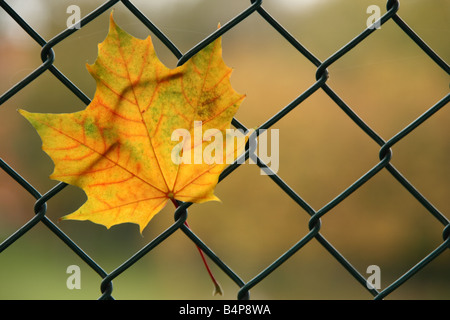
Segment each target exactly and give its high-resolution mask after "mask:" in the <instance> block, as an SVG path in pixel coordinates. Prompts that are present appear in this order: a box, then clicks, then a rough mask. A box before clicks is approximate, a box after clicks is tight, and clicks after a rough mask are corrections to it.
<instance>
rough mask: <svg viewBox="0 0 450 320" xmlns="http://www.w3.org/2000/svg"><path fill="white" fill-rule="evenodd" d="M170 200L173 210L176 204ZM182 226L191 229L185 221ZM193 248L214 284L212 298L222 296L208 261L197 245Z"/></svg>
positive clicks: (173, 200)
mask: <svg viewBox="0 0 450 320" xmlns="http://www.w3.org/2000/svg"><path fill="white" fill-rule="evenodd" d="M170 200H172V203H173V205H174V206H175V208H178V202H177V201H176V200H175V199H173V198H170ZM184 225H185V226H186V227H188V228H189V229H191V228H190V227H189V224H188V223H187V221H185V222H184ZM195 246H196V247H197V250H198V252H199V253H200V256H201V258H202V261H203V264H204V265H205V267H206V271H208V274H209V277H210V278H211V281H212V282H213V284H214V291H213V295H214V296H215V295H216V294H219V295H222V294H223V291H222V287H221V286H220V284H219V283H218V282H217V280H216V278H215V277H214V275H213V273H212V271H211V269H210V268H209V265H208V261H206V257H205V254H204V253H203V251H202V249H200V248H199V246H197V245H195Z"/></svg>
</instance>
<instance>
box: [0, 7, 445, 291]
mask: <svg viewBox="0 0 450 320" xmlns="http://www.w3.org/2000/svg"><path fill="white" fill-rule="evenodd" d="M309 2H310V1H300V0H299V1H291V2H289V1H280V2H278V1H267V7H265V5H266V2H265V3H264V4H263V3H262V1H261V0H252V1H249V2H248V3H247V4H245V5H244V4H243V2H239V4H237V3H234V2H233V3H232V4H230V3H228V2H227V1H219V0H217V1H200V0H198V1H187V2H182V1H159V2H158V1H153V2H151V3H149V2H147V3H145V2H144V1H133V2H132V1H128V0H122V1H119V0H115V1H103V2H102V1H97V2H95V4H96V5H97V6H98V7H97V8H91V7H89V5H91V4H92V2H90V4H88V2H87V1H86V2H80V3H79V6H78V5H77V6H76V7H78V9H80V7H81V12H82V15H81V20H80V21H79V28H73V27H71V26H70V25H67V24H68V17H69V15H70V12H71V11H69V10H68V8H69V6H71V5H73V4H72V3H69V2H63V1H61V2H60V3H58V4H55V2H52V3H50V1H44V0H41V1H35V2H34V3H33V5H31V4H29V2H27V4H24V1H13V0H11V1H4V0H0V7H1V9H0V11H1V12H0V14H1V16H0V17H1V19H2V21H1V26H2V28H3V31H2V32H3V33H1V34H0V35H1V37H2V38H0V39H1V40H0V41H1V43H0V52H1V54H2V57H1V61H0V64H1V66H2V79H1V82H0V83H1V88H2V89H3V91H4V92H3V93H2V95H1V96H0V113H1V119H2V126H1V128H0V135H1V140H2V145H1V148H0V152H1V158H0V167H1V169H2V170H1V172H0V177H1V181H0V210H1V211H0V221H1V226H0V233H1V238H0V240H1V243H0V271H1V272H0V273H1V282H2V287H1V289H0V297H2V298H23V297H40V298H42V297H53V298H55V297H56V298H60V297H65V298H66V297H67V298H79V297H94V296H96V295H97V296H98V290H99V289H100V299H112V298H113V297H114V298H128V297H133V298H136V297H137V298H142V297H144V298H156V299H161V298H168V299H170V298H199V297H205V296H206V295H205V294H204V292H205V291H206V292H207V293H208V294H209V292H210V291H209V287H208V285H210V284H209V283H208V279H207V276H205V275H206V271H205V270H204V268H203V267H202V265H201V261H200V259H199V257H198V254H197V249H196V248H195V246H197V247H199V248H200V249H201V250H202V252H203V253H204V254H205V255H206V256H207V257H208V260H209V263H210V266H211V269H212V271H213V272H214V273H215V274H216V276H217V279H218V280H219V282H221V283H222V285H223V287H224V289H225V296H224V297H226V298H237V299H249V298H254V297H255V298H257V299H265V298H268V299H283V298H288V299H302V298H307V299H308V298H319V299H320V298H374V299H384V298H393V299H395V298H437V299H448V298H449V294H450V291H449V289H448V288H449V284H450V279H449V277H448V266H449V262H450V260H449V252H448V250H447V249H448V248H449V246H450V227H449V220H448V217H447V216H446V211H448V210H449V209H450V207H449V201H448V194H449V192H450V185H449V183H448V181H449V179H448V178H449V173H450V172H449V171H448V161H449V160H450V149H449V148H448V141H449V138H450V134H449V131H448V120H449V119H450V117H449V113H448V110H447V109H446V108H444V107H446V106H447V103H448V101H449V99H450V96H449V94H448V74H449V73H450V68H449V66H448V64H447V63H446V62H445V60H444V59H443V58H441V57H440V55H439V54H438V53H437V52H439V53H440V54H443V55H445V54H446V53H448V45H442V44H441V43H440V42H445V41H446V37H445V36H442V34H441V31H442V30H440V29H439V27H441V24H440V23H441V22H440V21H441V20H442V21H445V22H447V21H448V16H446V11H445V6H446V5H445V4H444V3H443V2H433V3H428V2H426V1H423V2H417V3H414V4H412V3H408V2H405V3H402V7H400V1H393V0H389V1H372V2H371V1H366V2H364V4H362V3H358V4H354V3H350V2H349V1H330V2H327V3H325V2H318V3H317V4H314V5H311V4H309ZM33 8H34V9H33ZM236 8H239V9H236ZM266 8H267V9H266ZM361 8H362V9H363V11H362V10H361ZM112 9H114V10H116V11H115V12H116V16H117V17H118V19H122V20H123V21H127V23H124V25H123V27H124V28H125V29H128V30H134V31H136V32H138V33H140V34H142V35H147V34H149V33H150V34H151V35H152V37H153V39H154V42H155V44H156V48H157V51H158V54H160V55H161V59H162V60H163V61H168V62H169V63H172V62H174V61H176V64H177V65H182V64H183V63H185V62H186V61H187V60H189V59H190V58H191V57H192V56H193V55H195V54H196V53H197V52H199V51H200V50H201V49H202V48H204V47H205V46H207V45H208V44H209V43H211V42H212V41H214V40H215V39H217V38H218V37H220V36H223V39H224V58H225V60H226V61H227V64H230V65H231V66H232V67H233V68H234V69H235V70H234V73H233V77H232V82H233V83H234V86H235V87H236V88H237V91H240V92H241V91H247V92H245V93H247V100H246V101H245V102H244V104H243V106H242V107H241V109H240V110H239V112H238V113H237V115H236V117H235V119H234V120H233V122H232V124H233V126H234V127H236V128H238V129H244V130H248V129H250V128H253V127H257V128H259V129H266V130H268V131H267V132H270V131H271V130H272V129H278V130H279V150H275V151H274V152H275V153H277V152H278V153H277V154H278V155H279V167H278V166H277V167H275V166H273V165H274V163H275V162H276V161H275V158H274V156H275V155H276V154H274V152H272V153H273V154H271V156H272V158H265V159H263V158H262V157H261V158H259V157H256V158H255V157H254V156H255V155H254V154H253V153H252V150H250V149H246V153H245V158H246V162H245V163H244V164H239V163H234V164H232V165H230V166H229V167H228V168H227V169H225V170H224V172H223V173H222V175H221V177H220V182H219V184H218V187H217V188H218V189H217V190H218V193H219V196H220V198H221V200H222V203H221V204H217V203H205V204H201V205H196V204H191V203H181V204H180V206H179V207H178V208H177V209H174V208H169V207H167V208H165V209H164V210H163V212H161V213H160V214H158V216H157V217H156V218H155V220H154V221H152V223H151V226H149V227H147V229H146V230H145V232H144V233H143V235H142V236H140V235H138V234H137V232H136V229H135V228H134V227H133V226H129V225H123V226H119V227H114V228H112V229H111V230H104V229H100V227H98V226H96V225H92V224H88V223H78V222H73V223H69V222H63V223H59V222H58V218H59V217H60V216H62V215H64V214H67V213H70V212H71V211H73V210H74V209H76V208H77V207H78V206H79V205H81V203H82V202H83V195H82V194H81V193H80V192H79V190H75V189H74V188H72V187H71V186H67V185H66V184H65V183H57V182H56V183H55V182H54V181H49V179H48V178H47V176H48V173H49V171H50V170H51V168H50V164H49V159H48V157H46V156H44V155H43V154H42V152H41V151H40V150H39V141H38V138H37V137H36V135H34V134H33V133H32V132H31V131H30V128H29V127H27V126H26V125H25V124H24V123H23V122H21V119H20V118H19V117H18V116H17V114H16V113H15V110H16V109H17V108H19V107H22V106H23V105H24V104H26V105H27V108H30V109H34V111H39V112H72V111H73V110H80V109H81V108H83V107H84V106H85V105H88V104H89V103H90V97H91V96H92V95H93V88H94V81H93V80H92V79H91V78H89V76H88V75H87V72H86V73H81V72H79V70H80V69H83V62H85V61H89V60H90V61H89V63H92V62H93V60H91V59H94V58H95V54H96V45H95V43H98V42H100V41H101V40H102V39H103V38H102V37H104V35H105V34H106V30H107V29H106V27H107V19H106V18H107V15H108V13H109V12H110V10H112ZM366 9H367V10H366ZM33 12H34V15H33ZM403 12H404V14H405V16H406V17H407V18H405V19H403V18H402V16H403V15H402V13H403ZM413 12H415V14H413ZM447 12H448V11H447ZM377 13H379V15H377ZM430 14H431V17H432V18H434V19H435V21H433V22H434V23H435V24H433V25H432V26H430V27H429V28H428V29H427V28H426V27H424V25H425V26H426V23H424V20H426V19H429V15H430ZM36 15H42V16H39V17H36ZM338 15H341V16H338ZM343 15H345V17H347V18H346V19H348V17H351V19H354V21H353V20H352V21H350V22H351V23H350V22H349V23H346V22H345V21H342V16H343ZM43 16H44V17H43ZM193 17H197V18H193ZM198 17H204V19H199V18H198ZM217 17H220V18H221V19H225V20H226V21H220V23H221V27H220V28H218V29H216V26H217V24H216V25H212V26H208V27H205V25H206V22H205V21H208V23H209V21H210V20H211V19H217ZM230 17H231V18H230ZM274 17H276V18H274ZM425 17H427V18H425ZM408 19H410V20H411V21H413V22H414V23H416V21H419V22H420V23H419V27H418V28H417V30H415V27H414V23H413V24H412V25H411V26H410V25H408ZM203 20H204V21H203ZM338 21H339V24H338ZM357 21H362V22H361V23H360V24H358V23H357ZM66 22H67V23H66ZM44 23H47V27H46V28H44V26H43V25H42V24H44ZM447 23H448V22H447ZM321 25H322V27H321ZM355 26H357V27H355ZM447 26H448V25H447ZM17 30H19V31H17ZM37 30H38V31H37ZM55 30H56V31H55ZM267 30H270V35H268V34H269V32H267ZM430 30H431V31H430ZM421 31H423V32H424V33H425V34H427V35H431V36H430V40H431V43H432V44H431V45H428V44H427V42H426V41H424V40H422V38H420V37H419V34H421ZM442 32H443V33H444V32H445V30H444V31H442ZM131 33H133V32H131ZM169 35H170V36H169ZM338 35H339V37H338ZM193 39H195V40H193ZM199 39H200V40H199ZM427 40H428V39H427ZM84 42H86V48H84V46H83V44H84ZM340 42H341V44H339V45H337V46H336V44H337V43H340ZM91 44H92V45H91ZM81 46H83V49H81V50H80V48H79V47H81ZM331 46H333V47H331ZM433 46H437V47H438V50H436V51H435V50H434V49H433ZM38 47H40V48H41V50H40V56H37V55H36V53H37V51H36V48H38ZM330 47H331V48H332V49H330ZM180 48H183V50H182V49H180ZM184 48H187V49H184ZM309 48H312V49H309ZM27 50H28V51H27ZM446 50H447V51H446ZM29 52H31V53H29ZM323 52H326V54H324V53H323ZM328 52H332V53H331V54H328ZM59 57H61V58H60V60H58V58H59ZM37 59H39V60H37ZM271 60H272V61H271ZM38 61H39V62H38ZM34 62H36V63H34ZM303 70H304V71H303ZM392 75H395V76H392ZM255 119H258V121H257V123H255V121H256V120H255ZM256 132H257V133H256V134H257V135H260V136H259V139H261V134H262V130H259V131H256ZM255 138H256V137H255ZM272 139H275V138H273V137H272ZM272 143H275V141H272ZM397 153H398V154H397ZM248 158H252V159H253V160H254V161H255V162H256V164H255V163H254V164H252V165H250V163H249V162H250V161H249V159H248ZM262 172H265V173H266V174H262ZM188 215H189V222H190V226H191V228H192V229H189V228H188V227H186V225H185V224H184V222H185V221H186V219H187V218H188ZM61 266H63V267H61ZM73 266H75V267H79V268H81V270H82V271H83V275H82V277H83V280H82V282H81V283H82V284H83V287H82V289H81V290H78V291H77V290H76V288H75V289H73V288H72V290H70V288H69V285H68V284H67V282H66V280H67V278H68V277H69V276H70V272H71V270H72V269H70V267H73ZM66 268H67V269H66ZM66 271H67V272H66ZM380 272H381V273H380ZM24 273H26V274H27V275H26V277H25V276H24ZM32 274H40V276H39V277H34V276H33V275H32ZM377 276H378V277H379V278H378V279H377V278H376V277H377ZM380 277H381V278H380ZM40 279H43V280H40ZM87 279H89V280H87ZM415 279H417V280H415ZM379 280H381V281H379ZM21 281H22V282H21ZM44 283H45V287H43V286H44ZM113 283H114V289H113ZM49 284H50V285H49ZM66 284H67V286H66ZM425 284H426V285H425ZM133 285H134V287H133V288H131V286H133ZM24 287H26V290H24ZM61 292H64V293H62V294H60V293H61ZM76 292H82V293H81V294H80V295H77V294H78V293H76ZM83 292H84V293H83Z"/></svg>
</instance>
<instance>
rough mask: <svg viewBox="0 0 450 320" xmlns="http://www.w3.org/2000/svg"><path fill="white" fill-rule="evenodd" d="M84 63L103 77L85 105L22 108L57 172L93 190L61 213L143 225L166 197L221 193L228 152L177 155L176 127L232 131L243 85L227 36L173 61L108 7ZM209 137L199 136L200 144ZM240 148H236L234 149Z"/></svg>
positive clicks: (200, 198)
mask: <svg viewBox="0 0 450 320" xmlns="http://www.w3.org/2000/svg"><path fill="white" fill-rule="evenodd" d="M86 66H87V69H88V71H89V72H90V73H91V75H92V76H93V77H94V79H95V80H96V84H97V87H96V91H95V95H94V98H93V99H92V102H91V103H90V104H89V105H88V106H87V107H86V109H85V110H82V111H79V112H75V113H66V114H43V113H29V112H26V111H24V110H19V112H20V113H21V114H22V115H23V116H24V117H25V118H26V119H27V120H28V121H29V122H30V123H31V124H32V125H33V126H34V128H35V129H36V131H37V132H38V134H39V135H40V137H41V139H42V149H43V150H44V151H45V152H46V153H47V154H48V155H49V156H50V157H51V159H52V160H53V162H54V165H55V168H54V171H53V173H52V174H51V175H50V178H52V179H55V180H59V181H62V182H65V183H68V184H71V185H74V186H78V187H80V188H82V189H83V190H84V191H85V193H86V195H87V201H86V202H85V203H84V204H83V205H82V206H81V207H80V208H79V209H78V210H77V211H75V212H74V213H71V214H69V215H67V216H64V217H63V218H62V219H73V220H90V221H92V222H95V223H98V224H103V225H105V226H106V227H107V228H110V227H111V226H113V225H116V224H120V223H126V222H131V223H136V224H138V225H139V227H140V231H141V232H142V230H143V229H144V228H145V227H146V226H147V224H148V222H149V221H150V220H151V219H152V217H153V216H154V215H155V214H156V213H158V212H159V211H160V210H161V209H162V208H163V207H164V206H165V205H166V203H167V201H168V200H169V199H172V200H173V199H176V200H180V201H184V202H196V203H200V202H205V201H211V200H218V198H217V197H216V196H215V195H214V188H215V186H216V184H217V182H218V177H219V175H220V173H221V172H222V171H223V169H224V168H225V166H226V165H227V164H226V163H227V162H226V161H222V163H220V161H216V162H214V163H209V164H208V163H206V162H205V161H201V163H191V164H189V163H186V162H181V163H177V162H174V161H173V159H172V153H173V150H174V148H175V147H176V146H177V145H179V144H180V143H179V141H172V139H171V135H172V133H173V132H174V130H177V129H184V130H185V132H189V133H190V134H195V130H198V128H197V127H198V126H197V127H196V125H195V124H196V123H199V122H200V121H201V124H202V130H203V131H202V132H206V130H208V129H213V128H214V129H217V130H219V131H220V133H221V134H222V135H223V137H225V134H226V129H228V128H229V127H230V124H231V120H232V118H233V116H234V114H235V113H236V111H237V109H238V107H239V105H240V103H241V102H242V100H243V99H244V95H240V94H238V93H236V92H235V91H234V89H233V88H232V86H231V84H230V74H231V69H230V68H229V67H227V66H226V65H225V63H224V61H223V59H222V47H221V39H220V38H219V39H217V40H215V41H214V42H212V43H211V44H209V45H208V46H207V47H205V48H204V49H203V50H201V51H200V52H199V53H197V54H196V55H195V56H194V57H192V58H191V59H190V60H189V61H187V62H186V63H185V64H183V65H182V66H179V67H177V68H175V69H170V68H167V67H166V66H164V65H163V64H162V63H161V62H160V60H159V59H158V57H157V56H156V53H155V50H154V48H153V44H152V41H151V38H150V36H149V37H147V39H145V40H141V39H136V38H134V37H133V36H131V35H129V34H128V33H126V32H125V31H124V30H122V29H121V28H119V27H118V26H117V25H116V23H115V22H114V19H113V16H112V13H111V17H110V27H109V32H108V35H107V37H106V39H105V40H104V41H103V42H102V43H100V44H99V46H98V57H97V59H96V61H95V62H94V64H92V65H88V64H87V65H86ZM215 137H216V138H218V137H217V136H215ZM194 140H195V139H190V140H188V139H186V141H185V145H183V146H184V147H185V146H186V144H188V145H187V146H188V148H187V149H186V148H184V149H183V151H185V150H194V149H196V148H199V144H198V143H197V145H194V142H195V141H194ZM225 140H226V139H222V141H223V142H222V146H223V147H224V148H225V144H226V142H225ZM217 141H219V140H217ZM197 142H198V141H197ZM208 143H210V142H208V141H203V140H201V141H200V147H201V150H202V151H204V150H205V148H207V145H208ZM241 149H242V148H241ZM238 152H239V151H238V150H237V149H236V148H235V149H234V150H233V156H234V157H236V156H237V155H238ZM228 155H229V154H228ZM226 156H227V154H226V153H224V154H223V158H224V159H225V157H226ZM187 162H189V161H187ZM228 163H229V162H228Z"/></svg>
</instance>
